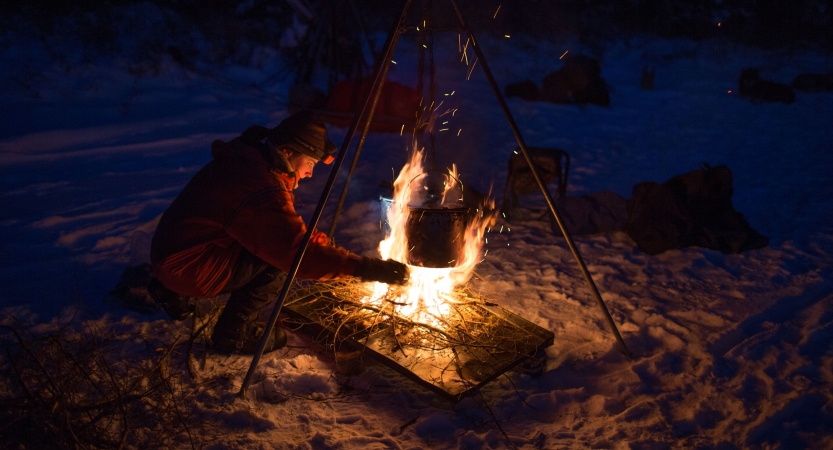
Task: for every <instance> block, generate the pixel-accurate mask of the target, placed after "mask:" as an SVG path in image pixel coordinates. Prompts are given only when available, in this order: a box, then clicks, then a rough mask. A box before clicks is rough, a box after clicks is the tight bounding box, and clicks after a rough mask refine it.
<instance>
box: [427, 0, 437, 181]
mask: <svg viewBox="0 0 833 450" xmlns="http://www.w3.org/2000/svg"><path fill="white" fill-rule="evenodd" d="M433 3H434V0H428V15H429V17H428V20H429V21H430V22H431V31H429V32H428V74H429V79H428V80H429V84H428V91H429V94H428V95H429V96H430V100H431V103H429V104H430V105H431V106H429V109H430V111H428V114H429V117H432V116H433V114H434V102H435V101H436V100H435V97H436V94H437V83H436V80H435V78H434V23H433V20H432V19H433V15H432V13H433V12H434V5H433ZM434 135H435V133H434V129H433V128H432V129H431V170H432V171H433V170H434V160H435V158H436V151H435V150H434Z"/></svg>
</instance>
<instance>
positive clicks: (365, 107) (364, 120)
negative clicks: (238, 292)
mask: <svg viewBox="0 0 833 450" xmlns="http://www.w3.org/2000/svg"><path fill="white" fill-rule="evenodd" d="M411 1H412V0H405V3H404V5H403V7H402V12H401V13H400V14H399V17H398V18H397V20H396V21H395V22H394V24H393V27H392V28H391V30H390V33H389V34H388V36H387V39H386V40H385V45H384V47H383V49H382V52H381V53H380V56H379V59H378V60H377V61H376V64H375V66H374V70H373V75H372V79H373V84H372V86H371V88H370V89H368V91H367V93H366V94H365V98H364V99H363V101H362V102H361V103H360V104H361V110H360V111H357V112H356V114H355V116H354V117H353V120H352V122H351V124H350V127H349V128H348V129H347V134H346V135H345V137H344V141H343V142H342V144H341V148H340V149H339V152H338V155H337V156H336V159H335V163H334V164H333V168H332V170H331V171H330V177H329V178H328V179H327V183H326V185H325V186H324V190H323V191H322V193H321V198H320V199H319V200H318V205H317V206H316V208H315V211H314V212H313V214H312V217H311V218H310V223H309V225H308V227H307V232H306V234H305V235H304V238H303V240H302V241H301V246H300V248H299V249H298V253H297V254H296V255H295V259H294V260H293V262H292V266H291V268H290V269H289V272H288V273H287V276H286V281H285V282H284V285H283V288H282V289H281V291H280V293H279V294H278V298H277V299H276V300H275V306H274V309H273V310H272V314H271V315H270V316H269V321H268V322H267V323H266V329H265V330H264V331H263V338H261V341H260V344H259V345H258V348H257V350H256V351H255V354H254V356H253V358H252V363H251V365H250V366H249V370H248V372H247V373H246V377H245V379H244V380H243V385H242V386H241V387H240V392H239V396H240V397H243V398H245V396H246V392H247V390H248V388H249V385H251V382H252V378H253V377H254V373H255V371H256V370H257V365H258V363H259V362H260V358H261V357H262V356H263V350H264V348H265V347H266V343H267V341H268V338H269V335H271V334H272V331H273V330H274V327H275V323H276V322H277V319H278V315H279V314H280V311H281V307H282V306H283V302H284V301H285V300H286V297H287V295H288V294H289V288H290V286H292V283H293V281H294V280H295V276H296V275H297V273H298V268H299V267H300V265H301V261H302V260H303V258H304V254H305V253H306V249H307V245H309V242H310V239H311V238H312V231H313V230H314V229H315V227H316V226H317V225H318V221H319V219H320V218H321V214H322V212H323V210H324V205H325V204H326V202H327V199H328V198H329V196H330V192H331V191H332V188H333V185H334V184H335V180H336V177H337V176H338V171H339V169H340V168H341V165H342V164H343V163H344V159H345V156H346V154H347V149H348V148H349V146H350V143H351V142H352V140H353V136H354V134H355V132H356V129H357V128H358V126H359V124H364V127H363V129H362V134H361V137H360V139H359V143H358V146H357V148H356V151H355V154H354V156H353V160H352V162H351V167H350V172H349V174H348V178H347V181H346V184H345V186H344V190H343V193H342V197H341V199H340V201H339V205H338V207H337V209H336V213H335V216H334V217H333V222H332V224H331V226H330V236H332V234H333V231H334V230H335V225H336V221H337V220H338V216H339V212H340V210H341V208H342V206H343V202H344V193H346V191H347V185H348V184H349V182H350V177H351V176H352V174H353V172H354V170H355V169H356V165H357V163H358V159H359V155H360V154H361V149H362V146H363V145H364V141H365V138H366V137H367V134H368V132H369V130H370V124H371V122H372V121H373V113H374V111H375V110H376V105H377V103H378V101H379V97H380V95H381V92H382V85H383V84H384V80H385V77H386V76H387V72H388V69H389V67H390V64H391V58H392V56H393V52H394V50H395V49H396V44H397V42H398V40H399V35H400V34H401V33H403V32H404V31H405V30H406V28H405V27H404V24H403V22H404V20H405V16H406V15H407V13H408V10H409V9H410V7H411ZM450 1H451V4H452V5H453V7H454V11H455V12H456V14H457V18H458V19H459V21H460V26H461V27H462V29H463V30H464V32H465V33H466V34H467V35H468V38H469V39H470V41H471V44H472V47H473V48H474V51H475V53H476V55H477V58H478V61H479V62H480V67H482V68H483V72H484V74H485V75H486V79H487V80H488V81H489V85H490V86H491V87H492V90H493V91H494V93H495V97H497V100H498V103H499V104H500V107H501V109H502V110H503V113H504V115H505V116H506V119H507V121H508V122H509V126H510V127H511V128H512V133H513V134H514V136H515V139H516V140H517V141H518V147H520V149H521V152H522V153H523V155H524V159H525V160H526V163H527V164H528V165H529V167H530V168H531V169H532V175H533V177H534V178H535V182H536V183H537V184H538V187H539V188H541V192H542V193H543V194H544V198H545V199H546V201H547V206H548V207H549V210H550V213H551V214H552V216H553V217H554V218H555V221H556V223H558V227H559V228H560V229H561V233H562V234H563V235H564V238H565V240H566V241H567V245H568V246H569V247H570V251H571V252H572V253H573V256H574V257H575V259H576V262H577V263H578V266H579V268H580V269H581V273H582V275H583V276H584V280H585V281H586V282H587V285H588V286H589V287H590V290H591V291H592V293H593V296H594V297H595V298H596V301H597V302H598V304H599V307H600V308H601V310H602V313H603V315H604V316H605V319H606V321H607V323H608V325H609V326H610V329H611V331H612V332H613V335H614V336H615V338H616V341H617V342H618V343H619V347H620V350H621V351H622V353H624V354H625V355H626V356H628V357H630V356H631V354H630V351H629V350H628V348H627V346H626V345H625V342H624V340H622V336H621V335H620V334H619V329H618V328H617V327H616V324H615V323H614V322H613V318H612V317H611V316H610V312H609V311H608V309H607V306H606V305H605V303H604V300H602V296H601V294H600V293H599V290H598V288H597V287H596V284H595V283H594V282H593V278H592V277H591V276H590V272H589V271H588V270H587V265H586V264H585V263H584V260H583V259H582V257H581V254H580V253H579V251H578V248H576V245H575V243H574V242H573V239H572V237H571V236H570V234H569V232H567V229H566V228H565V227H564V223H563V221H562V220H561V216H560V215H559V214H558V211H557V210H556V209H555V204H554V203H553V200H552V197H551V196H550V193H549V189H548V188H547V185H546V184H545V183H544V182H543V179H542V178H541V176H540V174H539V171H538V169H537V168H536V166H535V163H534V161H533V160H532V158H531V157H530V155H529V150H528V148H527V145H526V142H525V141H524V139H523V137H522V136H521V132H520V129H518V125H517V123H515V119H514V118H513V116H512V113H511V112H510V111H509V106H508V105H507V104H506V99H505V98H504V97H503V94H502V93H501V91H500V87H499V86H498V84H497V81H495V77H494V75H493V74H492V71H491V70H490V69H489V65H488V64H487V63H486V58H485V56H484V55H483V52H482V50H481V48H480V45H479V44H478V43H477V40H475V37H474V34H473V33H472V31H471V28H469V26H468V24H467V22H466V20H465V19H464V17H463V14H462V12H461V11H460V8H459V6H458V5H457V2H456V0H450Z"/></svg>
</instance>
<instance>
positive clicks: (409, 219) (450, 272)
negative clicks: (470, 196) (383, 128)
mask: <svg viewBox="0 0 833 450" xmlns="http://www.w3.org/2000/svg"><path fill="white" fill-rule="evenodd" d="M423 160H424V155H423V152H422V151H418V150H417V151H414V152H413V154H412V156H411V159H410V161H409V162H408V163H407V164H405V166H404V167H403V168H402V170H401V172H400V173H399V177H398V178H397V179H396V181H395V182H394V197H393V202H392V204H391V206H390V207H389V208H388V210H387V222H388V224H389V225H390V233H389V234H388V236H386V238H385V239H384V240H383V241H382V242H380V243H379V253H380V254H381V256H382V258H383V259H388V258H390V259H395V260H397V261H401V262H404V263H406V264H408V265H409V268H410V279H409V281H408V284H407V285H405V286H402V287H399V286H388V285H387V284H383V283H375V286H374V287H373V294H372V295H370V296H367V297H365V298H362V300H361V301H362V303H367V304H370V305H374V306H381V305H382V304H384V303H385V302H389V303H391V304H393V305H395V307H396V308H395V312H396V313H397V314H399V315H401V316H403V317H406V318H408V319H410V320H412V321H414V322H420V323H428V324H433V325H439V323H440V322H441V320H440V319H442V318H443V317H445V316H447V315H448V314H449V313H450V311H451V310H450V308H449V303H454V302H455V300H454V298H453V295H452V294H453V292H454V290H455V289H456V288H459V287H461V286H463V285H465V283H466V282H467V281H468V280H469V278H470V277H471V275H472V272H473V271H474V268H475V266H476V265H477V263H478V262H479V261H480V260H481V259H482V252H481V250H482V248H483V237H484V234H485V231H486V228H487V227H488V226H489V225H491V224H492V223H493V222H494V219H495V217H494V215H495V213H494V201H493V200H491V199H488V197H487V200H485V202H486V203H485V204H480V205H477V206H476V207H475V210H474V211H469V208H468V207H466V205H465V203H464V199H465V198H464V196H465V195H466V193H465V188H464V186H463V184H462V183H461V182H460V179H459V175H458V174H457V167H456V166H452V168H451V169H450V170H448V172H447V173H439V172H426V171H425V170H424V167H423ZM486 211H489V212H488V213H487V212H486Z"/></svg>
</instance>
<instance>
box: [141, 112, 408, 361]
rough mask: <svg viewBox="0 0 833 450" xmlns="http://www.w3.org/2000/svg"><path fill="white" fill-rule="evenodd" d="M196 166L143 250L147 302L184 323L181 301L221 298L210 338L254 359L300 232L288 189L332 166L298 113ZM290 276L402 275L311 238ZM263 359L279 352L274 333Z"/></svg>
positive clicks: (311, 125) (322, 142)
mask: <svg viewBox="0 0 833 450" xmlns="http://www.w3.org/2000/svg"><path fill="white" fill-rule="evenodd" d="M211 151H212V156H213V158H214V159H213V161H211V162H209V163H208V164H207V165H206V166H205V167H203V168H202V169H201V170H200V171H199V172H198V173H197V174H196V175H194V177H193V178H192V179H191V181H190V182H188V184H187V185H186V186H185V188H184V189H183V190H182V192H181V193H180V194H179V195H178V196H177V198H176V199H175V200H174V201H173V203H172V204H171V205H170V207H169V208H168V209H167V210H166V211H165V213H164V214H163V215H162V218H161V219H160V221H159V225H158V226H157V229H156V233H155V235H154V237H153V242H152V244H151V264H152V265H153V270H154V273H155V274H156V278H155V279H154V280H153V281H152V282H151V285H150V286H149V287H148V290H149V291H150V293H151V295H152V296H153V297H154V299H156V301H157V302H158V303H160V305H162V307H163V308H164V309H165V311H166V312H168V314H169V315H171V317H172V318H173V319H182V318H185V317H187V311H188V310H187V308H184V307H183V305H184V302H185V301H186V300H184V299H185V298H187V297H213V296H216V295H220V294H226V293H230V294H231V295H230V296H229V299H228V303H227V304H226V306H225V308H224V309H223V311H222V313H221V314H220V317H219V319H218V320H217V324H216V326H215V327H214V333H213V334H212V336H211V340H212V342H213V344H214V347H215V350H217V351H219V352H222V353H246V354H251V353H254V352H255V351H256V349H257V346H258V344H259V342H260V339H261V337H262V334H263V330H264V328H265V326H264V325H263V324H260V323H258V322H257V317H258V313H259V312H260V310H261V309H263V308H264V307H265V306H267V305H268V304H269V303H270V301H271V300H272V297H274V295H275V294H276V293H277V291H278V290H279V289H280V288H281V287H282V286H283V283H284V280H285V279H286V272H287V271H289V269H290V266H291V265H292V262H293V259H294V257H295V255H296V254H297V252H298V249H299V248H300V245H301V241H302V240H303V237H304V235H305V233H306V230H307V228H306V224H305V223H304V221H303V219H302V218H301V216H299V215H298V213H296V212H295V207H294V205H293V200H294V195H293V190H294V189H295V188H296V187H297V186H298V181H300V180H301V179H303V178H308V177H311V176H312V174H313V169H314V167H315V164H316V163H317V162H319V161H323V162H324V163H325V164H329V163H331V162H332V160H333V153H334V152H335V146H334V145H333V143H332V142H330V141H329V139H328V138H327V130H326V127H325V125H324V122H323V121H322V120H321V118H320V117H318V116H317V115H315V114H313V113H311V112H309V111H301V112H299V113H296V114H293V115H292V116H290V117H288V118H286V119H285V120H283V121H282V122H281V123H280V124H279V125H278V126H277V127H275V128H273V129H267V128H264V127H260V126H252V127H250V128H249V129H247V130H246V131H245V132H244V133H243V135H241V136H239V137H237V138H235V139H233V140H231V141H230V142H223V141H219V140H218V141H215V142H214V143H213V144H212V146H211ZM297 276H298V277H299V278H306V279H313V280H330V279H337V278H346V277H359V278H361V279H362V280H364V281H380V282H383V283H388V284H401V283H404V282H405V281H406V279H407V277H408V269H407V267H406V266H405V265H404V264H402V263H399V262H397V261H393V260H386V261H382V260H379V259H373V258H366V257H361V256H358V255H356V254H353V253H350V252H348V251H347V250H344V249H342V248H339V247H336V246H335V245H333V243H332V241H331V240H330V239H329V238H328V237H327V236H326V235H325V234H324V233H321V232H320V231H318V230H314V231H313V234H312V238H311V240H310V243H309V245H308V246H307V250H306V252H305V254H304V259H303V261H302V263H301V266H300V267H299V269H298V274H297ZM274 330H275V331H274V332H273V335H272V336H271V337H270V338H269V340H268V341H267V345H266V347H265V349H264V352H268V351H272V350H275V349H277V348H280V347H282V346H283V345H285V343H286V334H285V332H284V331H283V330H282V329H280V328H279V327H275V328H274Z"/></svg>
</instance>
